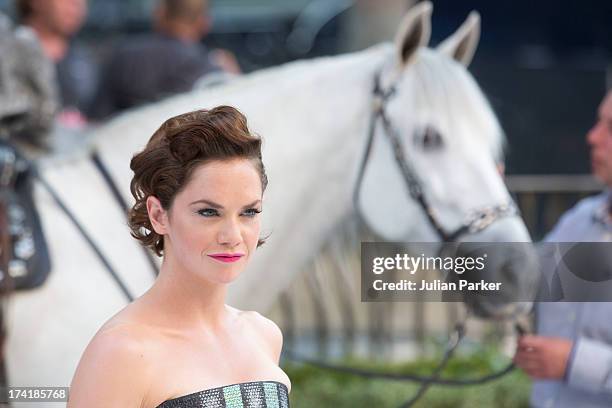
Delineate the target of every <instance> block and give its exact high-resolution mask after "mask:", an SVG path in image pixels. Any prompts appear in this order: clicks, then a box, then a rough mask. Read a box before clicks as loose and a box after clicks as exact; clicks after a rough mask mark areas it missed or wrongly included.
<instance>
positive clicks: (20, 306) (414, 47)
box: [6, 3, 529, 406]
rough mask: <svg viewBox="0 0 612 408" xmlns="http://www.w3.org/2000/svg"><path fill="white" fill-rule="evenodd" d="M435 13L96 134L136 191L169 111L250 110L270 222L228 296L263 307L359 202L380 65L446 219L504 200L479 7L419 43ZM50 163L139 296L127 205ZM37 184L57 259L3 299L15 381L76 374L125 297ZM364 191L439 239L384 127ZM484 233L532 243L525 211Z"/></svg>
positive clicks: (385, 231) (80, 168) (70, 167)
mask: <svg viewBox="0 0 612 408" xmlns="http://www.w3.org/2000/svg"><path fill="white" fill-rule="evenodd" d="M431 10H432V6H431V4H429V3H419V4H418V5H417V6H416V7H414V8H413V9H411V10H410V11H409V12H408V14H407V15H406V16H405V18H404V21H403V23H402V25H401V27H400V29H399V30H398V34H397V38H396V41H395V44H384V45H380V46H376V47H373V48H371V49H368V50H365V51H363V52H358V53H354V54H349V55H344V56H339V57H332V58H321V59H316V60H313V61H302V62H294V63H289V64H286V65H283V66H280V67H276V68H271V69H267V70H263V71H260V72H256V73H254V74H251V75H246V76H244V77H242V78H239V79H235V80H233V81H232V82H230V83H228V84H225V85H222V86H218V87H216V88H212V89H207V90H200V91H193V92H191V93H189V94H184V95H180V96H177V97H174V98H171V99H168V100H166V101H163V102H159V103H156V104H153V105H150V106H147V107H143V108H140V109H137V110H134V111H132V112H129V113H126V114H124V115H122V116H120V117H118V118H117V119H116V120H113V121H112V122H111V123H109V124H108V125H105V126H103V127H101V128H100V129H99V130H98V131H97V134H96V135H95V147H96V149H97V151H98V152H99V154H100V157H101V158H102V160H103V161H104V162H105V163H106V165H107V166H108V168H109V171H110V173H111V175H112V176H113V177H114V178H115V179H116V181H117V182H118V185H119V187H120V190H121V192H122V194H123V195H124V197H125V198H126V200H128V201H130V202H131V196H130V194H129V181H130V178H131V172H130V170H129V166H128V163H129V161H130V158H131V156H132V155H133V154H134V153H135V152H137V151H139V150H140V149H142V148H143V146H144V145H145V143H146V142H147V140H148V138H149V137H150V135H151V134H152V132H153V131H154V130H155V129H156V128H157V127H158V126H159V125H160V124H161V122H163V121H164V120H165V119H167V118H169V117H170V116H174V115H176V114H179V113H183V112H185V111H189V110H194V109H198V108H210V107H213V106H216V105H220V104H229V105H233V106H236V107H237V108H238V109H240V110H241V111H242V112H244V113H245V114H246V116H247V118H248V120H249V123H250V127H251V129H252V130H254V131H255V132H257V133H258V134H260V135H262V137H263V138H264V151H263V157H264V162H265V163H266V166H267V170H268V176H269V179H270V185H269V187H268V191H267V192H266V195H265V198H264V213H263V216H264V218H263V226H264V230H267V231H265V232H269V233H271V236H270V238H269V240H268V242H267V243H266V245H264V246H263V247H262V248H261V249H259V250H258V253H257V255H256V256H255V259H254V260H253V263H252V264H251V265H250V267H249V268H248V270H247V271H246V272H245V273H244V274H243V275H242V276H241V277H240V278H239V279H238V280H237V281H236V282H235V283H233V284H232V285H231V287H230V291H229V298H228V302H229V303H230V304H232V305H234V306H236V307H239V308H242V309H255V310H258V311H260V312H262V313H266V311H267V310H268V309H269V307H270V306H271V305H272V304H273V302H274V301H275V300H276V299H277V297H278V295H279V294H280V293H281V292H282V291H283V289H284V288H286V287H287V286H288V285H289V284H290V282H291V281H292V280H293V279H294V278H295V274H296V272H297V271H298V270H299V269H300V267H301V266H302V265H304V263H305V262H306V261H307V260H309V259H311V258H312V257H313V256H315V255H316V253H317V252H318V251H319V250H320V247H321V245H322V243H323V242H324V241H325V239H326V237H328V236H329V235H330V234H331V233H332V232H333V229H334V227H335V226H336V225H337V221H338V220H340V219H341V218H343V217H347V216H350V214H351V213H353V212H354V211H355V208H354V205H353V201H352V194H353V189H354V187H355V183H356V180H357V174H358V172H359V168H360V158H361V157H362V155H363V153H364V149H365V145H366V140H367V129H368V122H369V120H370V119H369V118H370V116H371V112H372V99H373V98H372V88H373V82H374V78H375V77H376V75H377V73H379V72H380V82H381V86H382V88H383V89H388V88H390V87H392V86H395V88H396V92H395V95H393V96H392V97H390V98H389V99H388V100H387V102H386V112H387V114H388V117H389V119H390V121H391V122H392V125H393V127H394V128H395V129H396V130H397V134H398V135H400V136H401V140H402V142H403V146H404V149H403V154H404V155H405V156H406V160H407V161H408V162H409V163H410V165H411V167H412V170H413V171H414V173H415V175H416V176H418V178H419V179H420V180H421V186H422V188H423V193H424V195H425V196H426V197H427V200H428V203H429V205H430V206H431V207H432V208H433V209H434V210H435V211H436V214H437V220H438V221H439V223H440V225H441V226H442V227H443V228H444V229H445V230H447V231H451V230H454V229H455V228H456V227H458V226H459V225H460V224H461V223H462V222H463V220H464V219H465V217H466V214H467V213H468V212H469V211H471V210H474V209H481V208H485V207H490V206H494V205H498V204H500V203H503V202H506V201H508V200H509V199H510V197H509V193H508V192H507V190H506V188H505V186H504V183H503V181H502V179H501V177H500V175H499V174H498V171H497V170H496V161H497V159H498V157H499V155H500V153H501V149H502V144H503V135H502V131H501V128H500V126H499V124H498V122H497V120H496V118H495V116H494V114H493V112H492V110H491V108H490V107H489V105H488V103H487V102H486V100H485V98H484V97H483V95H482V93H481V91H480V89H479V88H478V86H477V85H476V83H475V81H474V80H473V79H472V77H471V76H470V74H469V73H468V72H467V70H466V68H465V66H466V65H467V64H468V63H469V61H470V60H471V58H472V55H473V53H474V50H475V48H476V44H477V42H478V37H479V17H478V15H477V14H471V15H470V17H469V18H468V20H467V21H466V23H465V24H464V25H463V26H462V27H461V28H460V29H459V30H458V31H457V32H456V33H455V34H453V35H452V36H451V37H450V38H449V39H448V40H447V41H445V42H444V43H443V44H442V45H441V46H440V47H438V49H436V50H433V49H429V48H426V47H425V46H426V44H427V43H428V40H429V34H430V17H431ZM143 69H146V67H143ZM50 163H51V164H49V165H47V166H46V168H44V169H42V170H41V172H42V176H43V178H44V179H46V180H47V181H48V182H49V184H51V185H52V187H53V188H54V189H55V190H56V191H57V193H58V194H59V195H60V196H61V197H62V198H63V200H64V201H65V202H66V203H67V204H68V206H69V208H70V210H71V211H72V212H73V213H74V214H75V216H76V217H77V218H78V219H79V221H80V222H81V223H82V224H83V226H84V228H85V229H86V230H87V231H88V232H89V233H90V234H91V235H92V236H94V237H95V240H96V242H97V244H98V245H99V246H100V248H101V250H102V251H103V252H104V254H105V255H106V256H107V257H108V258H109V259H110V260H111V262H112V264H113V266H114V267H115V268H116V269H117V270H118V271H119V274H120V275H121V278H122V279H123V280H124V281H125V282H126V283H127V285H128V287H129V288H130V289H131V290H132V292H133V293H135V294H137V295H139V294H141V293H143V292H144V291H145V290H146V289H147V288H148V287H149V286H150V285H151V283H152V281H153V276H152V274H151V272H150V269H149V267H148V265H147V263H146V260H145V258H144V256H143V255H142V252H141V251H140V249H139V248H138V243H137V242H136V241H135V240H134V239H133V238H131V237H130V234H129V231H128V228H127V226H126V218H125V215H124V214H123V212H122V211H121V210H120V208H119V207H118V206H117V204H116V203H115V202H114V200H113V198H112V196H111V194H110V193H109V191H108V188H107V186H106V185H105V184H104V182H103V181H102V178H101V176H100V175H99V174H98V172H97V171H96V170H95V168H94V166H93V165H92V163H91V161H90V160H88V159H87V158H84V157H81V158H75V159H72V160H70V159H64V160H55V161H51V162H50ZM35 197H36V202H37V205H38V208H39V211H40V214H41V217H42V222H43V227H44V230H45V233H46V235H47V238H48V243H49V245H50V253H51V256H52V262H53V271H52V273H51V275H50V276H49V278H48V280H47V282H46V283H45V284H44V285H43V286H42V287H41V288H40V289H37V290H33V291H30V292H24V293H21V292H19V293H16V294H14V295H13V296H12V297H11V299H10V302H9V305H8V308H7V316H8V328H7V330H8V343H7V349H6V357H7V366H8V375H9V381H10V384H11V385H20V386H34V385H39V386H67V385H68V384H69V383H70V380H71V377H72V374H73V371H74V369H75V367H76V364H77V362H78V359H79V356H80V354H81V353H82V351H83V349H84V348H85V346H86V344H87V342H88V341H89V339H90V338H91V337H92V336H93V335H94V333H95V331H96V330H97V328H98V327H100V326H101V324H102V323H103V322H104V321H105V320H107V319H108V318H109V317H110V316H112V315H113V314H114V313H116V312H117V311H119V310H120V309H121V308H122V307H123V306H125V304H126V300H125V299H124V297H123V295H122V293H121V292H120V291H119V289H118V287H117V286H116V284H115V283H114V282H113V280H112V279H111V278H110V276H109V275H108V273H107V272H106V270H105V269H104V268H103V267H102V265H101V264H100V262H99V261H98V259H97V258H95V257H94V256H93V253H92V250H91V248H90V247H89V246H88V245H87V244H86V243H85V242H84V240H83V239H82V237H81V236H80V235H79V233H78V232H77V231H76V229H75V227H74V226H73V225H72V224H71V223H70V222H69V221H68V220H67V218H66V217H65V215H64V214H63V213H62V212H61V211H60V210H59V209H58V207H57V205H56V204H55V203H54V202H53V201H52V199H51V198H50V196H49V194H48V193H47V192H46V191H45V190H43V189H42V188H41V187H40V186H38V187H37V189H36V191H35ZM358 202H359V205H358V210H359V212H360V213H361V214H362V216H363V218H364V219H365V221H366V223H367V224H368V225H369V227H370V228H371V229H373V230H374V231H375V232H377V233H378V234H379V235H380V236H381V237H383V238H384V239H388V240H393V241H406V240H413V241H438V240H439V239H440V238H439V236H438V234H436V231H435V229H433V228H432V227H431V223H430V222H429V221H428V220H427V218H426V217H425V215H424V213H423V209H422V208H421V207H420V206H419V205H418V204H416V203H415V201H414V200H413V198H412V197H411V196H410V195H409V194H408V192H407V191H406V186H405V181H404V178H403V176H402V173H401V172H400V171H399V167H398V165H397V163H396V161H395V158H394V154H393V151H392V149H391V147H390V144H389V140H388V139H387V138H386V137H385V136H384V135H383V130H382V129H381V128H380V127H379V128H378V129H377V130H376V137H375V138H374V143H373V146H372V150H371V152H370V156H369V159H368V164H367V167H366V170H365V173H364V177H363V180H362V184H361V190H360V193H359V201H358ZM472 235H473V234H472ZM464 238H465V239H476V237H474V236H466V237H464ZM477 238H478V239H481V240H487V241H488V240H491V241H502V240H504V241H529V236H528V233H527V231H526V228H525V226H524V224H523V222H522V221H521V220H520V218H518V217H505V218H503V219H500V220H499V222H495V223H494V224H493V225H491V226H490V227H489V228H487V229H485V230H483V231H481V232H479V233H478V237H477ZM162 374H163V373H162ZM33 406H34V405H33ZM35 406H40V405H35ZM50 406H51V405H50Z"/></svg>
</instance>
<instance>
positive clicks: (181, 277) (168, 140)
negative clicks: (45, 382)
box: [68, 106, 290, 408]
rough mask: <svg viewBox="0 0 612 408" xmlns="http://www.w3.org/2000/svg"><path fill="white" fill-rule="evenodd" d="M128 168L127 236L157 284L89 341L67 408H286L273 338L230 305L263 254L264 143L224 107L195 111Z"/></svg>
mask: <svg viewBox="0 0 612 408" xmlns="http://www.w3.org/2000/svg"><path fill="white" fill-rule="evenodd" d="M130 167H131V169H132V170H133V171H134V178H133V179H132V183H131V191H132V194H133V195H134V198H135V199H136V203H135V204H134V206H133V207H132V209H131V211H130V214H129V225H130V228H131V231H132V235H133V236H134V237H135V238H136V239H138V240H139V241H140V242H141V243H142V244H143V245H146V246H147V247H149V248H151V249H153V250H154V251H155V252H156V254H157V255H159V256H163V262H162V266H161V270H160V274H159V276H158V278H157V280H156V281H155V283H154V285H153V286H152V287H151V288H150V289H149V290H148V291H147V292H146V293H145V294H144V295H142V296H141V297H140V298H138V299H137V300H135V301H134V302H133V303H131V304H130V305H128V306H127V307H126V308H125V309H123V310H122V311H120V312H119V313H118V314H117V315H115V316H114V317H112V318H111V319H110V320H109V321H108V322H106V323H105V324H104V325H103V326H102V328H101V329H100V330H99V331H98V332H97V333H96V335H95V336H94V338H93V339H92V340H91V342H90V344H89V345H88V346H87V349H86V350H85V352H84V354H83V356H82V357H81V361H80V362H79V366H78V368H77V371H76V373H75V376H74V379H73V381H72V385H71V389H70V398H69V402H68V407H69V408H73V407H75V408H76V407H86V408H95V407H104V408H107V407H163V408H170V407H245V408H247V407H251V406H253V407H254V406H257V407H279V408H283V407H288V406H289V402H288V392H289V388H290V382H289V378H288V377H287V375H286V374H285V373H284V372H283V371H282V370H281V369H280V368H279V366H278V361H279V358H280V352H281V348H282V334H281V332H280V330H279V328H278V327H277V326H276V324H274V323H273V322H272V321H270V320H268V319H266V318H264V317H263V316H261V315H259V314H258V313H256V312H243V311H240V310H237V309H234V308H232V307H230V306H228V305H226V304H225V295H226V291H227V285H228V284H229V283H230V282H232V281H233V280H234V279H236V278H238V276H239V275H240V273H241V272H242V271H243V270H244V268H245V266H246V264H247V262H248V261H249V259H250V258H251V256H252V255H253V253H254V251H255V249H256V248H257V247H258V246H259V245H261V244H262V243H263V241H262V240H260V239H259V232H260V219H259V213H260V212H261V208H262V198H263V192H264V190H265V188H266V184H267V179H266V174H265V169H264V166H263V163H262V160H261V140H260V139H259V138H257V137H254V136H253V135H251V134H250V132H249V130H248V128H247V123H246V118H245V117H244V116H243V115H242V114H241V113H240V112H238V111H237V110H236V109H234V108H231V107H229V106H220V107H217V108H214V109H212V110H209V111H206V110H200V111H195V112H190V113H186V114H183V115H179V116H176V117H174V118H171V119H169V120H167V121H166V122H165V123H164V124H163V125H162V126H161V127H160V128H159V130H157V131H156V132H155V133H154V134H153V136H152V137H151V140H150V141H149V143H148V144H147V146H146V147H145V149H144V150H143V151H142V152H140V153H139V154H137V155H135V156H134V157H133V159H132V161H131V163H130Z"/></svg>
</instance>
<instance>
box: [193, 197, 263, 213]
mask: <svg viewBox="0 0 612 408" xmlns="http://www.w3.org/2000/svg"><path fill="white" fill-rule="evenodd" d="M260 202H261V200H255V201H253V202H252V203H251V204H247V205H245V206H244V207H243V208H247V207H253V206H254V205H257V204H259V203H260ZM200 203H202V204H208V205H210V206H211V207H212V208H216V209H219V210H222V209H223V206H222V205H221V204H217V203H215V202H214V201H210V200H206V199H204V198H203V199H201V200H196V201H194V202H192V203H190V204H189V205H193V204H200Z"/></svg>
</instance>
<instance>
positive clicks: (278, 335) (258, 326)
mask: <svg viewBox="0 0 612 408" xmlns="http://www.w3.org/2000/svg"><path fill="white" fill-rule="evenodd" d="M240 314H241V317H243V318H244V319H245V320H246V321H248V322H249V324H250V325H251V327H253V328H254V330H256V331H257V333H258V334H259V335H260V336H261V337H262V338H263V339H264V341H265V342H266V344H267V345H268V347H269V348H270V352H271V354H272V357H273V358H274V360H275V361H277V362H278V360H279V359H280V354H281V350H282V348H283V333H282V332H281V330H280V328H279V327H278V325H277V324H276V323H274V322H273V321H272V320H270V319H268V318H267V317H265V316H262V315H261V314H260V313H259V312H255V311H244V312H240Z"/></svg>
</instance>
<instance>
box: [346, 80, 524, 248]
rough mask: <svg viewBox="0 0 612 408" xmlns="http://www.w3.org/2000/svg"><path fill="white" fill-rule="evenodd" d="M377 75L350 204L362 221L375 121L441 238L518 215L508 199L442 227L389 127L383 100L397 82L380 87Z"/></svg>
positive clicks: (412, 193) (451, 237) (446, 239)
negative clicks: (452, 226) (362, 199)
mask: <svg viewBox="0 0 612 408" xmlns="http://www.w3.org/2000/svg"><path fill="white" fill-rule="evenodd" d="M381 75H382V70H379V71H378V72H377V73H376V75H375V76H374V87H373V89H372V112H371V115H370V125H369V128H368V140H367V143H366V148H365V151H364V154H363V157H362V159H361V164H360V165H359V172H358V174H357V181H356V183H355V188H354V190H353V205H354V207H355V211H356V213H357V216H358V217H359V218H360V219H361V220H362V221H364V219H363V216H362V214H361V212H360V211H359V205H358V204H359V193H360V192H361V184H362V183H363V178H364V174H365V169H366V167H367V165H368V161H369V158H370V153H371V151H372V145H373V144H374V137H375V135H376V128H377V127H376V125H377V124H378V122H379V121H380V122H381V124H382V127H383V130H384V135H385V136H386V138H387V140H389V142H390V143H391V147H392V148H393V155H394V157H395V162H396V163H397V165H398V167H399V170H400V172H401V174H402V178H403V179H404V184H405V186H406V188H407V189H408V194H409V195H410V197H411V198H412V199H413V200H414V201H416V202H417V203H418V204H419V206H420V207H421V209H422V210H423V212H424V213H425V216H426V217H427V221H428V222H429V224H430V225H431V227H432V228H433V229H434V230H435V231H436V233H437V234H438V236H439V237H440V240H441V241H443V242H452V241H457V240H458V239H459V238H460V237H461V236H463V235H466V234H475V233H477V232H480V231H482V230H484V229H486V228H487V227H489V226H490V225H491V224H493V223H494V222H495V221H497V220H499V219H501V218H504V217H509V216H514V215H518V209H517V208H516V206H515V204H514V202H513V201H512V200H509V201H508V202H506V203H503V204H498V205H494V206H491V207H485V208H482V209H478V210H475V211H472V212H470V213H469V214H468V215H467V216H466V219H465V221H464V222H463V224H462V225H461V226H459V227H458V228H457V229H456V230H455V231H452V232H450V233H449V232H447V231H446V230H445V229H444V228H443V227H442V225H441V223H440V221H439V220H438V217H437V215H436V213H435V211H434V209H433V207H432V206H431V205H430V204H429V202H428V200H427V197H425V194H424V193H423V187H422V184H421V182H420V180H419V179H418V177H417V175H416V173H415V171H414V170H413V169H412V168H411V166H410V165H409V163H408V161H407V160H406V156H405V155H404V146H403V144H402V140H401V138H400V135H399V134H398V132H397V130H396V129H395V127H393V125H392V124H391V121H390V120H389V116H388V115H387V111H386V104H387V102H388V101H389V99H391V97H393V96H394V95H395V94H396V93H397V83H394V84H393V85H391V86H390V87H389V88H388V89H383V87H382V85H381Z"/></svg>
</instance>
